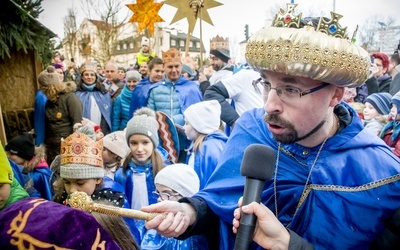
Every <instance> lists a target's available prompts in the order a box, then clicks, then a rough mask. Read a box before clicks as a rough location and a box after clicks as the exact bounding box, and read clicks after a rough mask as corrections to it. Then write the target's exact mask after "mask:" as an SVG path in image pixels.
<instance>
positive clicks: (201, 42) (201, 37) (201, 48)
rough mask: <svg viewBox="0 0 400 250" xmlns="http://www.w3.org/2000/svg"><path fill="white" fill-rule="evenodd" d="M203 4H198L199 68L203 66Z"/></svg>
mask: <svg viewBox="0 0 400 250" xmlns="http://www.w3.org/2000/svg"><path fill="white" fill-rule="evenodd" d="M202 15H203V4H202V5H201V6H200V66H199V69H201V68H202V67H203V24H202V20H203V16H202Z"/></svg>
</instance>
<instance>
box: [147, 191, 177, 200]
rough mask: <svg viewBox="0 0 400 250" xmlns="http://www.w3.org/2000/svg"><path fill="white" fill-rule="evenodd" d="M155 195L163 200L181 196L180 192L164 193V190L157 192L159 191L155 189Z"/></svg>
mask: <svg viewBox="0 0 400 250" xmlns="http://www.w3.org/2000/svg"><path fill="white" fill-rule="evenodd" d="M153 194H154V196H156V197H157V198H158V197H160V198H161V200H163V201H168V200H170V198H171V197H176V196H180V194H179V193H173V194H169V193H164V192H161V193H159V192H157V191H153Z"/></svg>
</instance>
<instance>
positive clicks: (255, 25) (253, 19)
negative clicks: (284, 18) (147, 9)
mask: <svg viewBox="0 0 400 250" xmlns="http://www.w3.org/2000/svg"><path fill="white" fill-rule="evenodd" d="M81 1H84V0H44V1H43V2H42V7H43V9H44V11H43V12H42V13H41V15H40V17H39V21H40V22H42V23H43V24H44V25H45V26H46V27H48V28H49V29H50V30H52V31H53V32H55V33H56V34H58V36H59V37H60V38H62V37H63V36H64V34H63V18H64V17H65V15H66V10H67V8H68V7H71V6H74V8H75V9H76V10H77V11H78V12H80V13H79V16H78V25H79V24H80V23H81V21H82V20H83V18H84V16H83V11H82V9H81ZM98 1H102V0H98ZM182 1H185V0H182ZM186 1H188V0H186ZM121 2H122V3H123V4H126V3H136V1H132V0H130V1H128V0H121ZM156 2H162V1H160V0H158V1H156ZM217 2H220V3H222V4H223V5H222V6H218V7H215V8H212V9H209V14H210V17H211V19H212V21H213V23H214V26H211V25H209V24H208V23H205V22H203V25H202V26H203V32H202V33H203V43H204V44H205V46H206V48H208V46H209V39H210V38H212V37H214V36H216V35H220V36H223V37H230V38H231V40H237V41H238V42H240V41H243V40H244V26H245V24H248V25H249V31H250V34H252V33H254V32H256V31H257V30H258V29H260V28H262V27H263V26H264V24H265V22H266V19H267V17H268V15H270V12H271V11H270V9H271V8H275V6H276V3H279V4H280V5H281V6H282V7H285V3H289V2H290V0H289V1H283V0H218V1H217ZM295 3H298V4H299V5H298V7H297V8H296V11H297V13H299V12H304V14H306V15H309V14H321V13H323V14H324V15H326V16H328V17H329V16H330V14H329V13H330V11H332V10H333V5H334V3H335V10H336V12H337V13H339V14H341V15H343V18H342V22H341V24H342V26H348V32H349V34H352V33H353V31H354V29H355V27H356V25H357V24H358V25H360V26H361V25H362V23H363V22H364V21H365V20H366V19H367V18H368V17H371V16H373V15H379V16H382V17H383V18H385V17H387V16H393V17H396V16H398V13H399V10H400V0H380V1H371V0H295ZM123 11H125V12H124V13H123V15H125V14H126V13H129V17H130V16H131V15H132V14H133V13H132V12H131V11H130V10H129V9H128V8H127V7H123ZM175 12H176V8H174V7H171V6H169V5H166V4H164V5H163V7H162V8H161V10H160V11H159V15H160V16H161V17H162V18H163V19H164V20H165V21H166V23H167V24H169V23H170V21H171V20H172V18H173V17H174V14H175ZM303 16H304V15H303ZM175 25H176V24H175ZM397 25H400V17H398V20H397ZM175 27H180V28H181V29H182V31H184V32H185V33H186V32H187V24H186V20H184V21H180V22H178V24H177V26H175ZM193 35H195V36H196V37H200V27H199V22H197V24H196V27H195V29H194V34H193Z"/></svg>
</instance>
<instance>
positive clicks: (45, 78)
mask: <svg viewBox="0 0 400 250" xmlns="http://www.w3.org/2000/svg"><path fill="white" fill-rule="evenodd" d="M38 82H39V84H40V85H42V86H46V87H47V86H50V85H56V84H59V83H60V78H59V77H58V74H57V73H56V70H55V68H54V67H53V66H49V67H47V69H46V70H43V71H42V72H41V73H40V74H39V76H38Z"/></svg>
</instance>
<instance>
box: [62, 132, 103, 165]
mask: <svg viewBox="0 0 400 250" xmlns="http://www.w3.org/2000/svg"><path fill="white" fill-rule="evenodd" d="M68 164H76V165H90V166H94V167H100V168H103V140H100V141H94V140H92V139H91V138H90V137H88V136H87V135H85V134H83V133H80V132H75V133H73V134H71V135H70V136H68V137H67V138H66V139H65V140H64V141H62V142H61V166H62V165H68Z"/></svg>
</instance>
